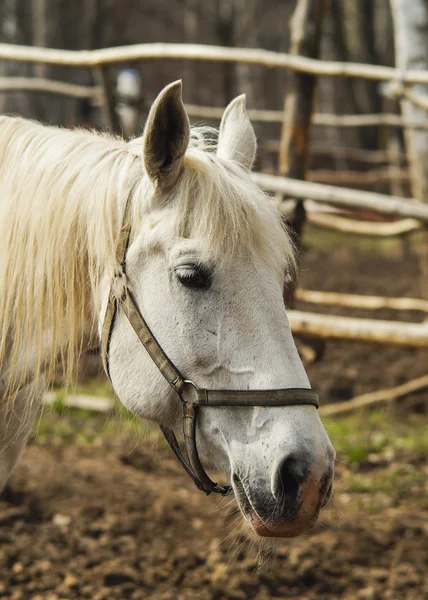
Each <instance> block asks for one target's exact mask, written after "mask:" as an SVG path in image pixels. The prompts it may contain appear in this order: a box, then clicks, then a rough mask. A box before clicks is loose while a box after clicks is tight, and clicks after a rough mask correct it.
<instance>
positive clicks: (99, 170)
mask: <svg viewBox="0 0 428 600" xmlns="http://www.w3.org/2000/svg"><path fill="white" fill-rule="evenodd" d="M215 144H216V145H215ZM255 151H256V140H255V135H254V131H253V128H252V126H251V124H250V122H249V119H248V116H247V113H246V109H245V98H244V97H243V96H240V97H238V98H236V99H235V100H234V101H233V102H232V103H231V104H230V105H229V106H228V108H227V109H226V111H225V113H224V116H223V119H222V122H221V126H220V133H219V136H218V142H217V143H216V142H215V140H214V135H213V130H210V129H208V128H205V129H203V128H194V129H191V128H190V125H189V120H188V117H187V114H186V112H185V109H184V106H183V103H182V99H181V82H176V83H173V84H171V85H169V86H167V87H166V88H165V89H164V90H163V91H162V92H161V94H160V95H159V97H158V98H157V100H156V101H155V103H154V104H153V106H152V109H151V112H150V115H149V118H148V121H147V125H146V128H145V132H144V135H143V136H142V138H139V139H134V140H132V141H130V142H126V141H124V140H122V139H116V138H113V137H109V136H106V135H100V134H98V133H92V132H87V131H80V130H77V131H68V130H65V129H58V128H52V127H46V126H42V125H40V124H37V123H33V122H30V121H27V120H24V119H20V118H13V117H1V118H0V240H1V241H0V361H1V362H0V373H1V376H2V378H1V391H0V393H1V396H0V425H1V428H0V432H1V433H0V489H1V487H2V486H3V485H4V482H5V481H6V479H7V477H8V475H9V474H10V472H11V470H12V468H13V467H14V465H15V463H16V461H17V460H18V458H19V455H20V453H21V450H22V448H23V446H24V444H25V441H26V439H27V436H28V433H29V430H30V427H31V424H32V422H33V419H34V416H35V414H36V411H37V409H38V407H39V403H40V399H41V394H42V390H43V387H44V385H45V384H49V382H50V381H51V380H52V377H53V375H54V373H55V369H56V367H57V365H58V363H59V361H61V363H64V364H65V365H66V366H67V376H68V378H69V379H70V380H72V378H73V374H74V371H75V366H76V361H77V360H78V358H79V355H80V354H81V353H82V351H84V350H85V348H87V347H88V344H94V343H95V344H97V343H99V338H98V336H99V332H100V331H101V329H102V325H103V321H104V313H105V310H106V304H107V297H108V293H109V289H110V285H111V281H112V278H113V277H114V274H115V269H116V267H117V264H116V262H117V258H116V248H117V245H118V240H119V239H120V232H121V225H122V218H123V213H124V210H125V206H126V204H127V200H128V198H129V199H130V202H131V224H132V227H131V237H130V240H129V249H128V251H127V255H126V269H127V277H128V280H129V282H130V284H129V285H131V287H132V293H133V297H134V299H135V301H136V302H137V304H138V306H139V309H140V311H141V313H142V314H143V315H144V317H145V319H146V321H147V322H148V324H149V326H150V328H151V330H152V331H153V333H154V334H155V336H156V338H157V340H158V341H159V343H160V345H161V346H162V348H163V349H164V351H165V352H166V354H167V355H168V357H169V358H170V359H171V361H172V362H173V363H174V364H175V365H176V366H177V368H178V369H179V370H180V372H181V373H183V374H184V376H185V377H188V378H191V379H192V380H193V381H195V382H197V383H198V385H200V386H201V387H205V388H214V389H223V390H227V389H229V390H237V389H241V390H242V389H245V390H253V389H263V390H269V389H276V388H310V385H309V381H308V378H307V376H306V373H305V370H304V368H303V365H302V363H301V361H300V358H299V355H298V353H297V351H296V347H295V345H294V342H293V339H292V335H291V332H290V328H289V325H288V321H287V316H286V311H285V308H284V303H283V299H282V289H283V281H284V276H286V275H287V274H288V272H289V271H290V269H292V268H293V251H292V246H291V244H290V240H289V238H288V236H287V233H286V232H285V231H284V229H283V227H282V224H281V221H280V218H279V215H278V214H277V213H276V211H275V210H274V209H273V208H272V206H271V203H270V202H269V200H268V198H267V197H266V196H265V195H264V193H263V192H262V191H261V190H260V189H259V188H258V187H257V186H256V185H255V184H254V183H253V181H252V179H251V177H250V170H251V165H252V163H253V159H254V155H255ZM109 341H110V343H109V371H110V376H111V379H112V383H113V386H114V389H115V392H116V393H117V395H118V397H119V398H120V400H121V401H122V402H123V404H124V405H125V406H127V407H128V408H129V409H130V410H131V411H132V412H133V413H135V414H136V415H138V416H140V417H142V418H144V419H150V420H152V421H155V422H157V423H159V424H163V425H165V426H167V427H174V426H176V425H177V424H179V423H180V421H181V406H180V401H179V399H178V397H177V395H176V394H175V392H174V391H173V390H172V389H171V387H170V386H169V385H168V383H167V382H166V381H165V379H164V378H163V377H162V375H161V374H160V372H159V371H158V369H157V367H156V366H155V364H154V363H153V362H152V360H151V359H150V357H149V355H148V354H147V352H146V350H145V349H144V347H143V346H142V345H141V343H140V341H139V340H138V338H137V336H136V335H135V333H134V331H133V330H132V328H131V326H130V324H129V322H128V320H127V319H126V317H125V315H124V314H123V312H118V314H117V317H116V321H115V325H114V328H113V330H112V334H111V338H110V340H109ZM266 395H267V396H268V395H269V392H268V391H266ZM197 428H198V441H199V444H200V447H201V450H202V452H203V453H204V454H205V455H208V456H209V457H210V459H211V461H212V463H213V464H214V465H215V466H216V468H217V469H218V470H219V471H220V472H222V473H223V474H224V476H225V477H227V478H229V479H230V481H231V483H232V486H233V490H234V493H235V496H236V499H237V501H238V503H239V506H240V508H241V510H242V512H243V514H244V516H245V518H246V519H247V522H248V523H249V524H250V526H251V527H252V528H253V529H254V530H255V531H256V533H258V534H259V535H263V536H279V537H291V536H295V535H298V534H300V533H302V532H305V531H307V530H308V529H309V528H311V527H312V526H313V524H314V523H315V522H316V519H317V517H318V513H319V510H320V508H321V507H322V506H323V505H325V504H326V503H327V501H328V499H329V497H330V495H331V489H332V478H333V463H334V451H333V448H332V446H331V444H330V441H329V439H328V437H327V435H326V432H325V430H324V428H323V426H322V423H321V421H320V418H319V416H318V412H317V410H316V408H314V407H313V406H287V407H254V406H252V407H230V408H229V407H223V408H209V407H207V408H205V409H204V410H203V411H201V414H200V417H199V420H198V426H197Z"/></svg>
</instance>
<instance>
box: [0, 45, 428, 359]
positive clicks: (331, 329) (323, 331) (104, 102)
mask: <svg viewBox="0 0 428 600" xmlns="http://www.w3.org/2000/svg"><path fill="white" fill-rule="evenodd" d="M161 59H168V60H182V59H185V60H196V61H207V62H239V63H247V64H252V65H263V66H265V67H268V68H281V69H291V70H293V71H295V72H298V73H303V74H310V75H314V76H341V77H353V78H365V79H370V80H374V81H379V82H387V83H389V84H390V86H392V87H393V88H394V86H395V89H396V92H395V95H396V96H400V97H405V98H406V99H408V100H410V101H411V102H414V103H415V104H416V105H417V106H419V107H423V108H424V109H427V108H428V101H427V99H426V98H425V97H424V96H422V95H421V94H420V93H416V92H414V91H413V90H410V89H408V88H407V86H408V85H409V84H428V72H426V71H415V70H409V71H407V72H406V73H402V72H399V71H398V70H396V69H394V68H390V67H382V66H374V65H364V64H356V63H344V62H330V61H321V60H318V59H315V58H308V57H304V56H297V55H295V54H286V53H275V52H270V51H266V50H257V49H247V48H226V47H217V46H204V45H195V44H138V45H134V46H124V47H120V48H106V49H102V50H93V51H86V50H84V51H83V50H82V51H71V50H54V49H46V48H36V47H25V46H16V45H8V44H0V60H8V61H19V62H27V63H45V64H51V65H62V66H65V67H67V66H69V67H85V68H91V69H93V70H94V72H95V74H96V81H97V86H96V87H91V88H89V87H85V86H78V85H74V84H70V83H65V82H58V81H50V80H46V79H43V78H42V79H40V78H34V79H31V78H22V77H20V78H12V77H3V78H0V92H2V91H3V92H4V91H7V90H12V89H13V90H18V89H19V90H28V91H31V92H48V93H52V94H60V95H65V96H71V97H76V98H81V97H87V98H92V100H93V101H94V102H95V103H98V104H99V105H100V106H101V107H102V108H103V110H104V115H105V119H106V123H107V124H108V125H109V126H110V127H111V128H112V129H113V130H116V129H118V128H119V126H120V124H119V123H118V118H117V114H116V112H115V98H114V93H113V88H112V84H111V81H110V79H109V74H108V67H109V66H110V65H113V64H121V63H127V64H129V63H131V62H136V61H142V60H145V61H147V60H161ZM398 84H399V85H398ZM187 109H188V112H189V114H190V115H191V116H194V117H199V118H210V119H219V118H220V117H221V114H222V112H223V109H222V108H218V107H207V106H205V107H201V106H195V105H188V106H187ZM249 113H250V116H251V118H253V119H255V120H259V121H261V122H271V123H283V122H284V119H286V118H287V117H286V114H285V113H284V111H267V110H250V111H249ZM313 122H314V124H315V125H317V126H324V127H325V126H334V127H367V126H373V125H387V126H391V127H406V128H421V129H427V128H428V121H427V122H425V121H424V122H405V121H404V119H403V118H402V117H401V116H399V115H395V114H376V115H341V116H338V115H328V114H316V115H314V118H313ZM348 152H350V153H352V152H354V155H355V156H356V155H359V156H360V158H361V157H362V156H363V155H364V156H369V154H367V152H365V151H362V150H354V149H348ZM337 153H339V154H340V150H337ZM375 154H376V153H373V156H370V160H369V162H370V161H371V162H372V163H373V164H379V163H381V162H382V161H383V160H386V161H387V160H388V155H387V154H385V153H381V152H379V153H377V154H376V158H375V156H374V155H375ZM381 154H382V156H381ZM404 159H405V157H404V156H399V157H398V162H400V161H402V162H404ZM394 176H395V177H396V178H402V179H405V172H402V171H400V170H398V171H397V170H396V171H395V175H394V172H392V171H391V172H390V177H391V178H392V177H394ZM254 179H255V181H256V182H257V183H258V184H259V185H260V186H261V187H263V188H264V189H265V190H267V191H268V192H271V193H273V194H275V195H276V198H277V200H273V201H276V202H277V203H278V205H279V208H280V209H281V210H283V211H287V210H288V208H287V207H289V203H287V202H286V201H285V200H284V198H288V197H290V198H293V199H297V200H298V201H300V200H301V201H302V202H306V200H307V199H309V200H310V201H311V202H312V205H313V203H316V205H328V206H333V207H337V208H339V209H341V210H346V211H347V212H351V211H359V210H362V209H364V210H369V211H371V212H374V213H378V214H381V215H385V216H388V217H389V218H394V219H398V220H397V221H394V222H391V223H376V224H373V223H370V222H368V223H363V222H359V221H355V220H353V219H351V218H349V216H346V217H343V216H342V215H332V214H329V213H315V212H314V211H310V210H309V209H308V212H309V216H310V218H311V213H313V215H312V220H313V222H315V223H316V222H317V221H318V224H319V225H321V226H324V227H325V226H328V227H331V228H333V229H337V230H338V231H344V232H347V233H349V232H357V233H359V234H366V235H404V234H407V233H410V232H414V231H418V230H423V229H425V228H426V227H427V225H428V204H427V205H425V204H423V203H422V202H419V201H418V200H416V199H411V198H410V199H409V198H402V197H399V196H388V195H382V194H377V193H372V192H362V191H357V190H354V189H349V188H344V187H336V186H331V185H324V184H321V183H315V182H308V181H300V180H296V179H291V178H286V177H279V176H275V175H269V174H266V173H255V174H254ZM278 198H279V200H278ZM304 293H305V292H304V291H300V297H302V294H303V295H304ZM313 293H314V294H316V293H318V294H320V293H321V292H313ZM321 294H322V293H321ZM314 298H315V297H314V296H312V297H310V294H309V295H308V292H307V295H306V298H305V301H307V302H314V303H323V298H322V296H317V297H316V300H315V299H314ZM369 298H371V297H361V298H360V300H358V298H356V297H354V298H353V299H352V301H351V300H349V299H348V300H345V299H344V298H342V299H340V298H339V299H338V298H336V304H338V305H340V304H342V305H343V303H345V304H346V302H348V304H346V305H347V306H351V305H352V306H356V305H358V302H360V305H361V307H363V306H367V304H370V302H373V301H370V300H369ZM340 300H341V301H342V302H341V301H340ZM396 300H398V304H400V301H399V300H400V299H396ZM324 302H325V303H331V302H332V300H331V298H330V299H329V300H327V297H324ZM349 302H350V303H351V304H349ZM378 302H380V303H381V304H382V305H385V306H386V305H388V306H390V307H392V308H398V306H397V303H395V304H394V302H392V303H389V304H388V299H386V298H381V299H380V300H378ZM410 302H412V301H410ZM413 302H414V303H416V305H417V306H419V307H422V309H421V310H423V311H424V312H426V303H425V301H423V300H418V299H415V300H414V301H413ZM418 303H419V304H418ZM290 321H291V324H292V327H293V330H294V331H295V332H296V333H298V334H301V335H304V336H308V337H310V338H313V337H320V338H323V339H332V338H340V339H349V340H359V341H365V342H371V343H382V344H388V345H398V346H412V347H419V348H428V324H427V322H423V323H419V324H418V323H404V322H397V321H394V322H387V321H379V320H375V319H356V318H351V317H335V316H326V315H320V314H315V313H306V312H301V311H290Z"/></svg>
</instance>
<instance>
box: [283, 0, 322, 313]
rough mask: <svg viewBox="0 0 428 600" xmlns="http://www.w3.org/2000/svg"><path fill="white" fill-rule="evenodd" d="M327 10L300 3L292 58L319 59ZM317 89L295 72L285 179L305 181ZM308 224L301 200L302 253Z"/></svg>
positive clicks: (295, 229) (311, 78)
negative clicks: (303, 235) (323, 23)
mask: <svg viewBox="0 0 428 600" xmlns="http://www.w3.org/2000/svg"><path fill="white" fill-rule="evenodd" d="M325 8H326V1H325V0H298V2H297V6H296V9H295V12H294V14H293V17H292V20H291V54H293V55H300V56H305V57H308V58H317V57H318V55H319V49H320V41H321V28H322V20H323V15H324V11H325ZM315 86H316V76H315V75H312V74H307V73H298V72H296V71H294V72H293V73H292V74H291V76H290V80H289V85H288V89H289V91H288V93H287V96H286V99H285V104H284V120H283V127H282V133H281V142H280V153H279V172H280V174H281V175H283V176H285V177H292V178H294V179H305V174H306V169H307V160H308V156H309V139H310V138H309V136H310V125H311V117H312V112H313V106H314V98H315ZM290 88H291V89H290ZM304 223H305V207H304V204H303V201H302V200H298V201H297V203H296V208H295V210H294V213H293V215H292V216H291V220H290V227H291V231H292V234H294V241H295V243H296V244H297V247H298V250H300V237H301V234H302V231H303V226H304ZM284 299H285V301H286V304H287V306H292V304H293V289H292V286H290V287H288V288H287V289H286V290H284Z"/></svg>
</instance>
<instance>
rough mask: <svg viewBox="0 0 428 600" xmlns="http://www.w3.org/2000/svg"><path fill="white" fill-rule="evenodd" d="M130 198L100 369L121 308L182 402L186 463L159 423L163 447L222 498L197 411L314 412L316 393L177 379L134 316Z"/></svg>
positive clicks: (169, 433) (178, 375) (204, 487)
mask: <svg viewBox="0 0 428 600" xmlns="http://www.w3.org/2000/svg"><path fill="white" fill-rule="evenodd" d="M131 195H132V194H130V195H129V197H128V200H127V202H126V206H125V211H124V216H123V224H122V229H121V232H120V235H119V241H118V245H117V249H116V259H117V266H118V268H117V272H116V274H115V276H114V277H113V281H112V283H111V288H110V293H109V296H108V301H107V308H106V312H105V316H104V323H103V327H102V332H101V353H102V359H103V364H104V369H105V371H106V373H107V376H108V377H109V379H110V380H111V377H110V371H109V346H110V339H111V335H112V331H113V327H114V322H115V318H116V315H117V312H118V310H119V308H121V309H122V310H123V312H124V313H125V315H126V317H127V319H128V321H129V322H130V324H131V326H132V328H133V329H134V331H135V333H136V334H137V336H138V339H139V340H140V342H141V343H142V344H143V346H144V348H145V349H146V351H147V353H148V354H149V356H150V357H151V359H152V360H153V362H154V363H155V365H156V366H157V368H158V369H159V371H160V372H161V374H162V375H163V376H164V378H165V379H166V381H167V382H168V383H169V385H170V386H171V387H172V388H173V390H174V391H175V392H176V393H177V395H178V397H179V398H180V401H181V403H182V407H183V433H184V443H185V449H186V455H187V460H186V458H185V457H184V455H183V452H182V451H181V449H180V446H179V444H178V441H177V438H176V436H175V434H174V432H173V431H172V430H171V429H168V428H167V427H165V426H164V425H160V428H161V430H162V433H163V434H164V436H165V438H166V440H167V442H168V444H169V445H170V447H171V449H172V451H173V452H174V454H175V456H176V457H177V459H178V460H179V462H180V463H181V465H182V466H183V468H184V470H185V471H186V473H187V474H188V475H189V476H190V477H191V478H192V479H193V481H194V483H195V485H196V486H197V487H198V488H199V489H200V490H202V491H203V492H205V493H206V494H207V495H209V494H211V492H216V493H219V494H222V495H226V494H228V493H229V492H230V491H231V486H221V485H218V484H217V483H214V481H212V480H211V479H210V477H209V476H208V475H207V473H206V472H205V469H204V468H203V466H202V464H201V461H200V458H199V455H198V450H197V446H196V418H197V414H198V411H199V409H200V407H203V406H210V407H218V406H220V407H229V406H301V405H310V406H315V408H318V406H319V401H318V394H317V392H315V391H314V390H311V389H306V388H289V389H274V390H207V389H201V388H199V387H198V386H197V385H196V384H195V383H193V382H192V381H190V380H187V379H185V378H184V377H183V376H182V375H181V373H180V372H179V370H178V369H177V368H176V366H175V365H174V364H173V363H172V362H171V361H170V359H169V358H168V356H167V355H166V354H165V352H164V350H163V349H162V347H161V346H160V345H159V342H158V341H157V339H156V338H155V336H154V335H153V333H152V332H151V330H150V328H149V326H148V325H147V323H146V321H145V320H144V317H143V316H142V314H141V313H140V310H139V308H138V306H137V304H136V302H135V299H134V297H133V294H132V291H131V289H130V287H129V282H128V279H127V277H126V253H127V250H128V246H129V238H130V232H131ZM186 387H190V388H192V389H193V392H192V393H191V396H192V398H191V400H187V399H186V398H185V397H184V395H183V392H184V390H185V388H186Z"/></svg>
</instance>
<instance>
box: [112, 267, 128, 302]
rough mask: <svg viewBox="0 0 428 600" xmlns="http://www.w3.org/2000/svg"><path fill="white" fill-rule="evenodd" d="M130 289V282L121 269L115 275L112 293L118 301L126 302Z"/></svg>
mask: <svg viewBox="0 0 428 600" xmlns="http://www.w3.org/2000/svg"><path fill="white" fill-rule="evenodd" d="M127 288H128V280H127V277H126V275H125V273H124V272H123V269H122V268H120V269H118V270H117V271H116V273H115V274H114V275H113V279H112V281H111V288H110V290H111V293H112V294H113V296H114V297H115V298H116V299H117V300H124V299H125V297H126V290H127Z"/></svg>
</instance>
